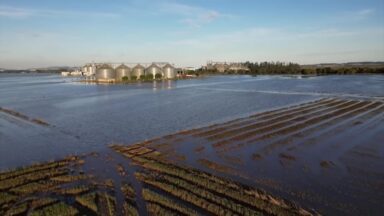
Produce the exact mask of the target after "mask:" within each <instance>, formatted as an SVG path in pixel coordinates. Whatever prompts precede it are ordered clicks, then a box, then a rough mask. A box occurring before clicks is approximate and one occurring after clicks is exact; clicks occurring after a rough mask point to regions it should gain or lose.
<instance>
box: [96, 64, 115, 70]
mask: <svg viewBox="0 0 384 216" xmlns="http://www.w3.org/2000/svg"><path fill="white" fill-rule="evenodd" d="M99 69H113V68H112V67H111V66H110V65H108V64H103V65H101V67H100V68H99Z"/></svg>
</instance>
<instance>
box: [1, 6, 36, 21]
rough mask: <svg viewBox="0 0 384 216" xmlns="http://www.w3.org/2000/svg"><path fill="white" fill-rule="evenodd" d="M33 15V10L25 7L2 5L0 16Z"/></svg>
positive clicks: (20, 16)
mask: <svg viewBox="0 0 384 216" xmlns="http://www.w3.org/2000/svg"><path fill="white" fill-rule="evenodd" d="M31 15H33V12H32V11H30V10H26V9H23V8H15V7H8V6H0V17H9V18H22V17H29V16H31Z"/></svg>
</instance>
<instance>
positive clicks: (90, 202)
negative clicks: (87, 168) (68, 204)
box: [76, 193, 98, 213]
mask: <svg viewBox="0 0 384 216" xmlns="http://www.w3.org/2000/svg"><path fill="white" fill-rule="evenodd" d="M76 202H78V203H79V204H80V205H82V206H84V207H86V208H88V209H90V210H92V211H93V212H95V213H97V210H98V208H97V205H96V193H89V194H85V195H82V196H78V197H76Z"/></svg>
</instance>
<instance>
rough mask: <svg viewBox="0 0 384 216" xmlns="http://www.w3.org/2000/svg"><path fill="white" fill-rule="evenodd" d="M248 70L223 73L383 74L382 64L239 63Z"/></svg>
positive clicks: (214, 71) (215, 70)
mask: <svg viewBox="0 0 384 216" xmlns="http://www.w3.org/2000/svg"><path fill="white" fill-rule="evenodd" d="M241 64H243V65H244V66H246V67H247V68H248V69H249V70H239V71H233V70H229V69H228V70H226V71H225V72H224V74H250V75H262V74H299V75H331V74H384V66H381V67H369V66H364V65H362V66H342V65H339V66H335V67H330V66H329V67H328V66H327V67H324V66H320V67H316V66H301V65H299V64H297V63H292V62H288V63H286V62H249V61H247V62H244V63H241ZM197 73H202V74H204V73H209V74H222V73H223V72H219V71H218V70H217V69H206V68H201V69H199V70H197Z"/></svg>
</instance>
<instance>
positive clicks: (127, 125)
mask: <svg viewBox="0 0 384 216" xmlns="http://www.w3.org/2000/svg"><path fill="white" fill-rule="evenodd" d="M383 80H384V79H383V76H322V77H312V78H309V79H296V78H290V77H279V76H257V77H250V76H216V77H206V78H199V79H191V80H179V81H171V80H166V81H156V82H143V83H135V84H118V85H96V84H85V83H78V82H72V81H73V78H62V77H60V76H57V75H42V74H39V75H36V74H24V75H19V74H1V75H0V106H1V107H5V108H10V109H13V110H16V111H18V112H21V113H24V114H26V115H28V116H31V117H33V118H41V119H44V120H45V121H47V122H49V123H50V124H51V125H53V127H41V126H39V125H33V124H30V123H28V122H23V121H21V120H18V119H15V118H14V117H10V116H8V115H6V114H4V113H0V169H5V168H9V167H15V166H18V165H23V164H28V163H30V162H32V161H41V160H49V159H53V158H58V157H63V156H64V155H67V154H79V153H86V152H90V151H101V150H103V149H105V146H106V145H107V144H110V143H124V144H130V143H134V142H137V141H141V140H145V139H150V138H153V137H157V136H161V135H165V134H169V133H172V132H175V131H178V130H184V129H188V128H194V127H200V126H203V125H209V124H212V123H215V122H222V121H226V120H230V119H234V118H238V117H242V116H247V115H250V114H252V113H254V112H258V111H262V110H268V109H271V108H274V107H280V106H286V105H288V104H294V103H301V102H303V101H308V100H313V99H317V98H322V97H329V96H342V97H374V99H382V97H383V93H382V92H384V81H383Z"/></svg>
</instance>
